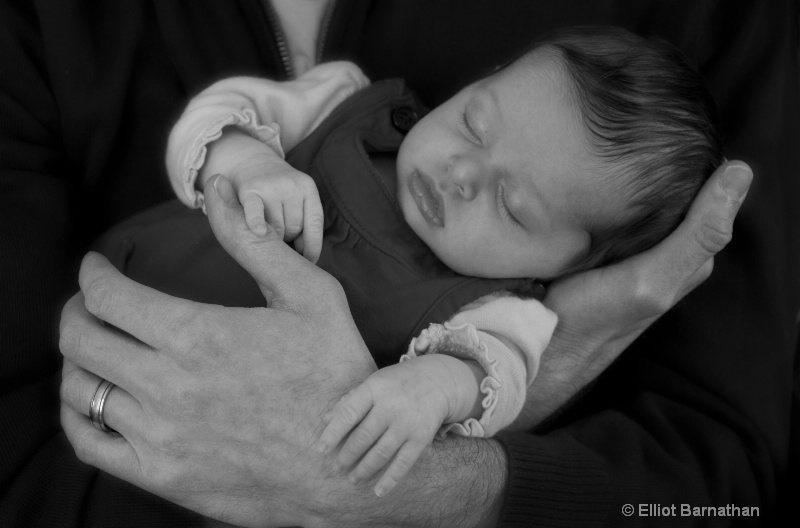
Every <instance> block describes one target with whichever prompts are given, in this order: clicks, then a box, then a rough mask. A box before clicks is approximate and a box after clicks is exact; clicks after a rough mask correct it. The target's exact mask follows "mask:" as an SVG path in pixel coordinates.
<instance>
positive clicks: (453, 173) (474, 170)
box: [448, 156, 481, 200]
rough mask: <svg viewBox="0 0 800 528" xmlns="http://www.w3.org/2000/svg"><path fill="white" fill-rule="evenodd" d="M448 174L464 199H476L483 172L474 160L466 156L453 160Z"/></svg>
mask: <svg viewBox="0 0 800 528" xmlns="http://www.w3.org/2000/svg"><path fill="white" fill-rule="evenodd" d="M448 172H449V175H450V181H451V182H452V183H453V185H454V187H455V188H456V191H458V193H459V194H460V195H461V197H462V198H464V199H465V200H472V199H473V198H475V196H476V195H477V193H478V186H479V183H480V181H481V170H480V167H479V166H478V164H477V163H476V162H475V161H474V160H472V159H470V158H468V157H466V156H464V157H458V158H452V159H451V160H450V165H449V167H448Z"/></svg>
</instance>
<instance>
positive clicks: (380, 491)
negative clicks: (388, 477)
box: [374, 486, 386, 497]
mask: <svg viewBox="0 0 800 528" xmlns="http://www.w3.org/2000/svg"><path fill="white" fill-rule="evenodd" d="M374 491H375V495H377V496H378V497H383V496H384V495H386V488H384V487H383V486H375V490H374Z"/></svg>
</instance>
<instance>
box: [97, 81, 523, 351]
mask: <svg viewBox="0 0 800 528" xmlns="http://www.w3.org/2000/svg"><path fill="white" fill-rule="evenodd" d="M424 112H425V110H424V108H423V107H422V106H421V105H420V103H419V102H418V101H417V100H416V98H415V97H414V95H413V94H412V93H411V92H410V91H409V90H408V89H407V88H406V87H405V85H404V83H403V82H401V81H399V80H393V81H384V82H380V83H376V84H374V85H372V86H370V87H369V88H366V89H364V90H362V91H360V92H358V93H356V94H355V95H354V96H352V97H351V98H349V99H348V100H346V101H345V102H344V103H342V104H341V105H340V106H339V107H338V108H336V109H335V110H334V112H333V113H332V114H331V115H330V116H329V117H328V118H327V119H326V120H325V121H324V122H323V123H322V124H321V125H320V126H319V128H317V129H316V130H315V131H314V132H313V133H312V134H311V135H310V136H309V137H308V138H306V139H305V140H303V141H302V142H301V143H300V144H299V145H297V146H296V147H295V148H294V149H292V151H291V152H289V153H288V155H287V161H288V162H289V163H291V165H292V166H294V167H296V168H297V169H298V170H300V171H303V172H305V173H307V174H309V175H311V176H312V177H313V178H314V181H315V182H316V184H317V188H318V189H319V193H320V198H321V200H322V204H323V208H324V213H325V231H324V237H323V249H322V254H321V256H320V259H319V262H318V265H319V266H320V267H321V268H322V269H324V270H326V271H327V272H329V273H330V274H332V275H333V276H334V277H336V279H337V280H338V281H339V282H340V283H341V285H342V287H343V288H344V291H345V293H346V295H347V301H348V303H349V306H350V311H351V313H352V315H353V319H354V320H355V323H356V325H357V326H358V329H359V331H360V332H361V335H362V337H363V338H364V341H365V342H366V344H367V346H368V347H369V350H370V351H371V352H372V355H373V357H374V358H375V360H376V362H377V363H378V366H384V365H386V364H389V363H393V362H396V361H397V359H398V357H399V355H400V354H401V353H403V352H404V350H405V348H406V346H407V345H408V342H409V341H410V339H411V338H412V337H413V336H415V335H417V334H418V333H419V332H420V331H421V330H422V329H423V328H425V327H426V326H427V325H428V324H430V323H433V322H439V323H441V322H443V321H446V320H447V319H449V318H450V317H451V316H452V315H453V314H454V313H455V312H456V311H457V310H458V309H459V308H460V307H461V306H463V305H464V304H467V303H469V302H470V301H473V300H475V299H477V298H478V297H481V296H483V295H485V294H487V293H490V292H492V291H496V290H501V289H518V288H521V287H526V286H528V285H529V282H530V281H527V280H524V279H509V280H490V279H478V278H474V277H465V276H463V275H459V274H457V273H455V272H454V271H452V270H450V269H449V268H448V267H446V266H445V265H444V264H443V263H442V262H441V261H439V259H438V258H437V257H436V256H435V255H434V254H433V253H432V252H431V250H430V249H428V247H427V246H426V245H425V244H424V243H423V242H422V241H421V240H420V239H419V238H418V237H417V236H416V234H415V233H414V232H413V231H412V230H411V228H409V227H408V225H407V224H406V222H405V220H404V219H403V216H402V213H401V211H400V207H399V204H398V203H397V200H396V197H395V181H394V174H393V172H392V174H391V175H389V176H388V177H387V175H386V174H384V175H383V176H382V175H381V174H380V173H379V171H378V170H377V169H376V168H375V166H374V165H373V162H372V160H371V158H374V157H375V156H391V160H392V163H391V164H390V165H391V166H392V167H394V163H393V160H394V157H395V155H396V153H397V150H398V148H399V146H400V143H401V142H402V140H403V136H404V134H405V132H407V131H408V130H409V129H410V128H411V126H413V125H414V123H415V122H416V120H417V119H418V117H419V116H421V115H423V113H424ZM99 249H100V251H102V252H103V253H105V254H106V255H107V256H108V257H109V258H110V259H111V261H112V262H113V263H114V264H115V265H116V266H117V267H118V268H119V269H120V270H122V271H123V272H124V273H125V274H126V275H128V276H130V277H131V278H133V279H134V280H136V281H138V282H142V283H144V284H147V285H149V286H152V287H154V288H156V289H158V290H161V291H164V292H166V293H169V294H172V295H176V296H180V297H184V298H189V299H192V300H196V301H200V302H206V303H214V304H222V305H225V306H264V305H265V301H264V298H263V296H262V295H261V293H260V291H259V289H258V288H257V287H256V285H255V282H254V281H253V279H252V278H251V277H250V276H249V275H248V274H247V273H246V272H245V271H244V270H243V269H242V268H241V267H240V266H239V265H238V264H237V263H236V262H235V261H234V260H233V259H232V258H231V257H230V256H228V254H227V253H225V251H224V250H223V249H222V247H221V246H220V245H219V243H218V242H217V241H216V239H215V238H214V235H213V233H212V232H211V229H210V227H209V224H208V220H207V219H206V217H205V216H204V215H203V214H202V212H200V211H199V210H189V209H186V208H185V206H184V205H182V204H179V203H176V202H170V203H168V204H164V205H162V206H159V207H157V208H155V209H151V210H149V211H146V212H144V213H142V214H140V215H137V216H135V217H133V218H132V219H130V220H128V221H126V222H124V223H123V224H120V225H119V226H117V227H116V228H114V229H113V230H112V231H111V232H110V233H109V234H107V235H106V236H105V237H104V238H103V239H102V241H101V243H100V248H99Z"/></svg>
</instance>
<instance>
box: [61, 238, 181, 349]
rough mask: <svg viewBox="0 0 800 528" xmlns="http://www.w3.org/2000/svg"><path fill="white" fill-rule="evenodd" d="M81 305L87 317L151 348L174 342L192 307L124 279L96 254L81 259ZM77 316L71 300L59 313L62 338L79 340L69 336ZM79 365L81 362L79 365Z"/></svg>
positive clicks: (77, 335)
mask: <svg viewBox="0 0 800 528" xmlns="http://www.w3.org/2000/svg"><path fill="white" fill-rule="evenodd" d="M78 282H79V283H80V287H81V291H82V292H83V304H84V306H85V307H86V310H88V312H89V313H91V314H92V315H94V316H95V317H97V318H99V319H101V320H102V321H105V322H107V323H110V324H112V325H114V326H115V327H117V328H119V329H120V330H122V331H124V332H127V333H128V334H130V335H132V336H133V337H135V338H136V339H138V340H140V341H142V342H143V343H146V344H148V345H150V346H152V347H154V348H162V347H163V346H164V345H166V344H168V343H171V342H173V341H174V339H175V336H176V328H181V327H182V326H183V325H180V324H178V323H180V322H184V321H185V319H186V317H187V315H190V313H191V306H192V305H193V304H194V303H190V302H189V301H185V300H183V299H176V298H175V297H171V296H169V295H167V294H165V293H161V292H159V291H157V290H154V289H152V288H149V287H147V286H144V285H142V284H139V283H137V282H135V281H133V280H131V279H129V278H128V277H125V276H124V275H123V274H121V273H120V272H119V271H117V269H116V268H114V266H113V265H112V264H111V263H110V262H109V261H108V259H106V258H105V257H104V256H102V255H100V254H99V253H94V252H89V253H87V254H86V256H85V257H84V258H83V262H82V263H81V269H80V274H79V276H78ZM77 313H78V310H77V309H76V306H75V303H74V300H73V303H72V304H70V303H68V307H66V306H65V308H64V311H62V318H61V335H62V338H64V337H65V330H67V332H66V337H67V338H78V337H82V335H81V334H77V333H76V334H73V333H72V332H69V331H68V330H70V327H69V324H68V323H69V322H70V321H72V320H74V318H73V317H71V316H72V315H75V314H77ZM78 363H80V362H78Z"/></svg>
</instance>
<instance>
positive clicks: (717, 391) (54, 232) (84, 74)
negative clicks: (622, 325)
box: [0, 0, 800, 528]
mask: <svg viewBox="0 0 800 528" xmlns="http://www.w3.org/2000/svg"><path fill="white" fill-rule="evenodd" d="M584 23H594V24H613V25H619V26H623V27H626V28H628V29H631V30H633V31H636V32H640V33H644V34H649V33H652V32H656V33H658V34H660V35H661V36H663V37H665V38H667V39H668V40H670V41H672V42H673V43H675V44H676V45H677V46H678V47H680V48H681V49H682V50H683V51H684V52H685V53H686V55H687V57H688V59H689V60H690V62H692V63H693V64H695V65H696V66H698V68H699V69H700V71H701V73H702V74H704V75H705V76H706V77H707V79H708V80H709V83H710V85H711V88H712V92H713V93H714V94H715V95H716V97H717V100H718V103H719V106H720V111H721V118H722V124H723V132H724V134H725V136H726V138H727V152H728V156H729V157H730V158H741V159H743V160H745V161H747V162H749V163H750V164H751V165H752V166H753V168H754V169H755V173H756V180H755V183H754V184H753V187H752V188H751V191H750V194H749V196H748V199H747V202H746V204H745V206H744V208H743V210H742V212H741V214H740V216H739V218H738V220H737V223H736V231H735V236H734V241H733V242H732V243H731V244H730V246H729V247H728V248H727V249H726V250H725V251H724V252H723V253H722V254H721V255H720V256H719V258H718V259H717V260H716V270H715V272H714V275H713V276H712V277H711V279H709V280H708V281H707V282H706V283H705V284H703V286H701V287H700V288H698V289H697V291H696V292H694V293H692V295H691V296H690V297H688V298H687V299H686V300H685V301H683V302H681V303H680V304H679V305H678V306H677V307H676V309H675V310H673V311H671V312H670V313H669V314H667V315H666V316H664V317H663V318H661V319H660V320H659V321H658V322H657V323H656V324H655V325H654V326H653V327H652V328H651V329H650V330H648V331H647V332H646V333H645V334H644V335H643V336H642V338H640V339H639V340H638V341H637V342H636V343H635V344H634V345H633V346H632V348H631V350H629V351H628V352H626V354H625V355H624V357H623V358H622V359H621V360H619V361H618V362H617V363H616V364H615V365H614V366H613V367H612V368H611V369H610V370H609V371H608V372H607V373H606V374H604V375H603V376H602V377H601V378H600V379H599V381H598V382H597V383H596V384H595V385H594V386H593V387H592V389H591V391H590V392H588V393H587V394H586V395H585V397H584V398H583V399H582V400H581V401H580V402H579V403H578V404H576V405H575V406H573V407H572V408H571V409H570V410H569V411H568V412H567V413H565V414H563V415H561V416H560V417H559V419H558V420H556V421H554V422H552V423H551V424H550V425H549V426H548V428H547V429H546V430H541V431H538V432H537V434H533V433H515V434H506V435H502V436H501V438H500V441H501V442H502V444H503V446H504V447H505V448H506V451H507V453H508V463H509V469H510V478H509V482H508V485H507V491H506V497H505V502H504V506H503V512H502V521H501V525H502V526H526V525H531V526H534V525H536V526H548V525H550V526H552V525H560V526H582V525H601V524H603V523H608V524H609V525H611V526H623V525H626V523H627V524H634V525H635V524H641V523H645V522H646V523H647V524H648V525H651V524H652V525H657V524H663V525H667V526H672V525H674V524H676V519H674V518H665V517H661V518H655V517H651V518H641V517H638V516H637V515H634V516H632V517H624V516H623V515H622V514H621V512H620V509H621V507H622V505H623V504H626V503H630V504H633V505H635V506H638V504H640V503H653V504H661V505H671V504H676V505H679V504H681V503H688V504H692V505H697V506H725V505H727V504H734V505H737V506H760V507H761V517H760V518H758V519H756V522H757V524H759V523H764V521H765V516H766V515H768V514H769V513H770V512H771V511H772V510H773V509H774V507H775V501H776V496H777V495H778V492H777V485H778V483H779V482H780V481H781V479H783V478H785V477H786V474H787V471H788V462H787V460H788V458H789V457H788V453H789V431H790V405H791V390H792V378H793V371H792V369H793V363H794V357H795V348H794V339H795V332H796V316H797V311H798V305H799V304H800V291H799V290H800V284H799V283H798V275H799V273H798V270H800V256H799V255H798V252H799V251H800V243H798V240H800V221H798V213H797V210H796V208H797V204H798V203H800V178H798V174H800V149H798V145H800V101H799V99H800V87H798V77H799V76H800V74H799V73H798V50H797V45H798V28H797V24H798V4H797V3H796V2H792V1H790V0H775V1H769V2H762V1H753V2H736V1H732V0H719V1H706V2H703V1H696V0H684V1H673V0H664V1H655V0H650V1H645V0H614V1H606V2H599V1H594V0H584V1H581V0H564V1H559V2H553V3H552V5H551V4H545V3H543V2H532V1H530V0H515V1H512V0H507V1H502V2H486V1H485V0H449V1H437V2H431V1H429V0H419V1H413V0H403V1H399V0H398V1H386V0H384V1H381V2H368V1H357V0H354V1H345V0H340V1H339V2H338V5H337V8H336V12H335V13H334V16H333V19H332V20H331V24H330V26H329V30H328V32H327V36H326V39H325V46H324V50H323V58H324V59H326V60H327V59H349V60H352V61H353V62H355V63H357V64H359V65H360V66H362V68H363V69H364V71H365V73H366V74H367V75H368V76H369V77H370V78H371V79H382V78H387V77H402V78H405V79H407V80H408V82H409V85H411V86H414V87H415V88H416V89H417V90H418V91H419V92H420V95H421V97H422V100H423V101H425V102H426V103H427V104H428V105H429V106H433V105H436V104H438V103H440V102H441V101H442V100H443V99H444V98H445V97H447V96H448V95H450V94H452V93H453V92H454V91H455V89H456V88H457V87H459V86H463V85H464V84H466V82H468V81H469V80H471V79H473V78H476V77H478V76H480V75H482V74H483V73H485V72H486V71H487V70H491V68H493V67H494V66H495V65H497V64H500V63H502V62H504V60H505V59H506V58H508V57H509V55H510V54H512V53H513V52H514V51H516V50H519V49H520V48H521V47H522V46H523V45H524V44H525V43H527V42H529V41H530V40H531V39H532V38H534V37H536V36H537V35H541V34H542V33H543V32H544V31H546V30H547V29H549V28H553V27H556V26H559V25H575V24H584ZM279 59H280V57H279V53H278V47H277V46H276V44H275V41H274V39H273V37H272V29H271V26H270V24H269V20H268V18H267V16H266V15H265V13H264V11H263V6H262V2H261V0H236V1H234V0H226V1H219V2H212V1H207V0H206V1H204V0H186V1H184V2H177V1H170V0H149V1H145V0H140V1H136V0H129V1H124V2H123V1H117V2H109V1H107V0H97V1H93V2H90V1H79V0H58V1H51V0H41V1H22V0H2V1H1V2H0V219H1V221H0V225H2V226H3V227H2V230H0V278H1V280H2V282H0V324H2V332H0V355H1V358H2V359H0V361H2V367H0V377H1V378H2V379H1V382H0V409H1V414H0V453H2V455H0V526H3V527H5V526H9V527H26V528H27V527H38V526H42V527H52V526H66V527H69V526H103V527H114V526H119V527H123V526H124V527H128V526H130V527H134V526H136V527H138V526H148V527H158V526H170V527H173V526H196V525H199V523H200V520H199V519H198V518H197V517H196V516H194V515H192V514H190V513H188V512H186V511H184V510H182V509H180V508H177V507H174V506H171V505H169V504H167V503H165V502H164V501H162V500H160V499H157V498H155V497H153V496H151V495H149V494H147V493H145V492H142V491H139V490H136V489H135V488H133V487H132V486H130V485H128V484H126V483H124V482H121V481H119V480H117V479H114V478H112V477H110V476H108V475H106V474H103V473H100V472H98V471H97V470H95V469H93V468H90V467H87V466H85V465H84V464H82V463H80V462H79V461H78V460H77V459H76V457H75V456H74V453H73V451H72V449H71V447H70V446H69V444H68V443H67V442H66V439H65V437H64V434H63V432H61V430H60V427H59V421H58V405H59V399H58V383H59V379H60V365H61V356H60V354H59V353H58V350H57V346H56V342H57V324H58V318H59V312H60V309H61V306H62V305H63V303H64V301H65V300H66V299H67V298H68V297H69V296H70V295H71V294H72V293H73V292H74V291H75V290H76V289H77V281H76V277H77V267H78V263H79V259H80V257H81V256H82V254H83V253H84V252H85V250H86V247H87V244H88V243H89V242H90V241H91V240H93V239H94V238H95V237H96V236H97V235H98V234H99V233H101V232H102V231H104V230H105V229H107V228H108V227H109V226H110V225H112V224H114V223H116V222H117V221H119V220H121V219H123V218H126V217H127V216H129V215H131V214H133V213H135V212H137V211H140V210H142V209H144V208H146V207H148V206H151V205H153V204H156V203H158V202H159V201H163V200H165V199H168V198H169V197H170V196H171V194H170V193H171V191H170V189H169V186H168V184H167V177H166V174H165V171H164V168H163V152H164V145H165V144H166V138H167V134H168V131H169V129H170V127H171V125H172V123H173V122H174V120H175V119H176V118H177V116H178V115H179V113H180V111H181V110H182V108H183V107H184V105H185V104H186V103H187V102H188V98H189V97H191V96H192V95H193V94H195V93H197V92H198V91H200V90H201V89H202V88H204V87H206V86H207V85H208V84H210V83H211V82H212V81H214V80H217V79H219V78H222V77H227V76H231V75H254V76H262V77H263V76H267V77H273V78H277V79H280V78H282V77H283V73H282V69H281V65H280V60H279ZM680 520H685V519H680ZM695 520H696V521H705V522H710V523H715V522H718V523H720V524H727V522H726V519H725V518H719V517H718V518H705V519H695ZM734 520H735V521H740V522H741V521H744V520H745V518H737V519H734Z"/></svg>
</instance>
